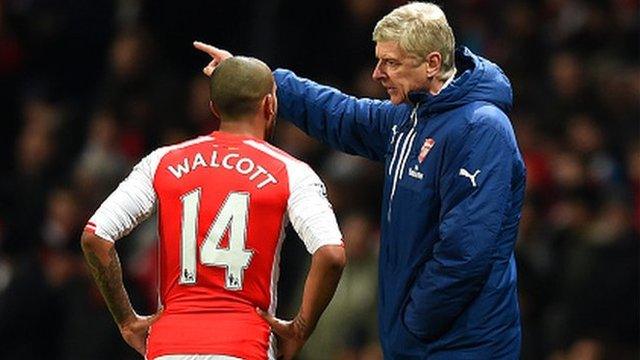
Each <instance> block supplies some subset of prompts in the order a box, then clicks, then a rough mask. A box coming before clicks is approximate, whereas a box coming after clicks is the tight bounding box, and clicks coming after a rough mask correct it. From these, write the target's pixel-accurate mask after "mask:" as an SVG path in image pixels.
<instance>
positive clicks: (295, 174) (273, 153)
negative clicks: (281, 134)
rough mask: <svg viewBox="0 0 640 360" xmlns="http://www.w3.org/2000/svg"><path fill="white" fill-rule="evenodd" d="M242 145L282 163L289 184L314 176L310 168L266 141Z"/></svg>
mask: <svg viewBox="0 0 640 360" xmlns="http://www.w3.org/2000/svg"><path fill="white" fill-rule="evenodd" d="M244 144H245V145H247V146H249V147H251V148H253V149H255V150H257V151H259V152H261V153H263V154H264V155H266V156H268V157H270V158H272V159H273V160H275V161H278V162H280V163H282V165H283V166H284V168H286V171H287V175H288V177H289V182H290V184H291V183H292V182H296V181H299V180H300V179H303V178H307V177H309V176H316V177H317V175H316V174H315V172H314V171H313V169H311V167H310V166H309V165H308V164H307V163H305V162H304V161H302V160H299V159H297V158H295V157H294V156H293V155H291V154H289V153H287V152H286V151H284V150H282V149H280V148H278V147H276V146H273V145H271V144H269V143H268V142H266V141H257V140H251V139H249V140H245V141H244Z"/></svg>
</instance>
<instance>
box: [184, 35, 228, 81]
mask: <svg viewBox="0 0 640 360" xmlns="http://www.w3.org/2000/svg"><path fill="white" fill-rule="evenodd" d="M193 46H194V47H195V48H196V49H198V50H200V51H203V52H205V53H207V54H209V56H211V58H212V59H213V60H211V62H210V63H209V64H208V65H207V66H205V67H204V69H202V72H203V73H204V74H205V75H207V76H211V74H213V70H214V69H215V68H216V66H218V64H220V62H222V60H225V59H228V58H230V57H232V56H233V55H231V53H230V52H228V51H227V50H222V49H218V48H217V47H215V46H211V45H209V44H205V43H203V42H200V41H194V42H193Z"/></svg>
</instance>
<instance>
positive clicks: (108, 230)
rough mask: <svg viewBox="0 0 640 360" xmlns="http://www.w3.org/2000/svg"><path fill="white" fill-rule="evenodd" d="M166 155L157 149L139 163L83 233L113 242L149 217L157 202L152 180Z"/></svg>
mask: <svg viewBox="0 0 640 360" xmlns="http://www.w3.org/2000/svg"><path fill="white" fill-rule="evenodd" d="M166 152H167V149H166V148H160V149H158V150H156V151H154V152H152V153H151V154H149V155H148V156H147V157H145V158H144V159H142V160H141V161H140V162H139V163H138V164H137V165H136V166H135V167H134V168H133V170H132V171H131V173H130V174H129V176H127V178H126V179H124V180H123V181H122V182H121V183H120V185H118V188H116V190H114V191H113V192H112V193H111V195H109V197H107V199H106V200H105V201H104V202H103V203H102V205H100V207H99V208H98V210H97V211H96V212H95V213H94V214H93V216H92V217H91V219H89V222H88V223H87V225H86V227H85V229H86V230H88V231H92V232H94V233H95V234H96V235H97V236H99V237H101V238H103V239H105V240H108V241H116V240H119V239H120V238H122V237H123V236H125V235H127V234H128V233H129V232H131V230H133V229H134V228H135V227H136V226H137V225H138V224H139V223H140V222H142V221H143V220H145V219H146V218H147V217H149V215H151V213H152V212H153V210H154V208H155V205H156V200H157V196H156V193H155V190H154V188H153V178H154V176H155V172H156V169H157V167H158V164H159V163H160V159H161V157H162V156H163V155H164V154H166Z"/></svg>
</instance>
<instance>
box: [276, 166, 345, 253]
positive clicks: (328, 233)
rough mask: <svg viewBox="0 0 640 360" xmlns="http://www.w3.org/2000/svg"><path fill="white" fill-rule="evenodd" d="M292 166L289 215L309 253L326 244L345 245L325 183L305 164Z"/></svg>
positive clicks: (289, 168)
mask: <svg viewBox="0 0 640 360" xmlns="http://www.w3.org/2000/svg"><path fill="white" fill-rule="evenodd" d="M293 165H295V166H289V167H288V169H287V170H288V171H289V188H290V192H291V194H290V196H289V201H288V203H287V213H288V215H289V220H290V221H291V225H293V228H294V229H295V231H296V232H297V233H298V235H299V236H300V239H302V241H303V242H304V245H305V247H306V248H307V251H308V252H309V253H311V254H313V253H315V252H316V250H318V249H319V248H320V247H321V246H324V245H342V234H341V233H340V229H339V227H338V222H337V221H336V216H335V214H334V213H333V209H332V207H331V204H330V203H329V200H328V199H327V191H326V188H325V186H324V184H323V183H322V180H320V178H319V177H318V175H316V173H315V172H314V171H313V170H312V169H311V168H310V167H309V166H308V165H307V164H305V163H302V162H298V163H296V164H293Z"/></svg>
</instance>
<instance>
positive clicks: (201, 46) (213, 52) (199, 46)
mask: <svg viewBox="0 0 640 360" xmlns="http://www.w3.org/2000/svg"><path fill="white" fill-rule="evenodd" d="M193 46H194V47H195V48H196V49H198V50H200V51H204V52H206V53H207V54H209V55H211V56H214V55H216V53H218V52H220V49H218V48H217V47H215V46H212V45H209V44H205V43H203V42H200V41H194V42H193Z"/></svg>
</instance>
